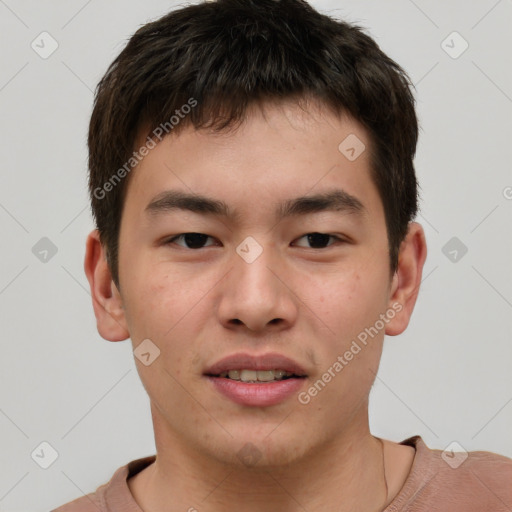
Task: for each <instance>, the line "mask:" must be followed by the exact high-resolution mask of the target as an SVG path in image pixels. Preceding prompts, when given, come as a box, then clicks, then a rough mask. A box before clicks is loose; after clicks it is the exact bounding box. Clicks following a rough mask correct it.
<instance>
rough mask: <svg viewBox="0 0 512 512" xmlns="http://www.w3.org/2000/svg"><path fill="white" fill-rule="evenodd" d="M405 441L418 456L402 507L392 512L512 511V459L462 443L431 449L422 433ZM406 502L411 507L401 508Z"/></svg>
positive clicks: (402, 493) (406, 483)
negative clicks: (446, 511) (466, 448)
mask: <svg viewBox="0 0 512 512" xmlns="http://www.w3.org/2000/svg"><path fill="white" fill-rule="evenodd" d="M402 444H407V445H409V446H413V447H414V448H415V449H416V456H415V458H414V461H413V465H412V468H411V472H410V474H409V477H408V478H407V480H406V482H405V484H404V487H403V488H402V492H401V493H400V494H399V496H401V500H399V501H401V503H397V505H401V506H400V507H392V508H390V509H389V510H390V511H395V510H396V511H398V510H411V511H413V510H414V511H416V510H417V511H420V510H450V511H452V512H455V511H458V510H461V511H462V510H464V511H465V512H472V511H482V510H485V511H489V512H498V511H499V512H501V511H510V510H512V459H510V458H508V457H505V456H503V455H498V454H496V453H492V452H486V451H473V452H466V451H463V448H462V447H461V446H460V445H457V447H454V449H452V447H451V446H450V447H449V449H447V450H444V451H443V450H439V449H431V448H429V447H428V446H427V445H426V444H425V442H424V441H423V440H422V439H421V437H420V436H414V437H412V438H409V439H407V440H405V441H403V442H402ZM397 498H398V497H397ZM406 504H407V505H410V508H407V507H404V508H402V506H404V505H406ZM386 511H387V509H386Z"/></svg>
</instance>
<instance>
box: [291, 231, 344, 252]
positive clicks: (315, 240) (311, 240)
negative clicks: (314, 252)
mask: <svg viewBox="0 0 512 512" xmlns="http://www.w3.org/2000/svg"><path fill="white" fill-rule="evenodd" d="M302 238H306V239H307V243H308V244H310V245H311V247H310V248H311V249H325V248H326V247H329V246H330V245H332V243H331V244H329V239H330V238H332V239H335V240H336V241H340V242H342V241H343V240H341V238H339V237H337V236H335V235H329V234H327V233H308V234H306V235H303V236H301V237H300V238H299V239H298V240H300V239H302ZM299 246H300V247H304V246H303V245H299ZM319 246H320V247H319Z"/></svg>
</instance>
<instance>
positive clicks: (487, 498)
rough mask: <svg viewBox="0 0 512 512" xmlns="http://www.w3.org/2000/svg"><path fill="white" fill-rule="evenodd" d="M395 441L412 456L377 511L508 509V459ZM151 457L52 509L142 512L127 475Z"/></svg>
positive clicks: (511, 488)
mask: <svg viewBox="0 0 512 512" xmlns="http://www.w3.org/2000/svg"><path fill="white" fill-rule="evenodd" d="M400 444H405V445H408V446H412V447H414V448H415V450H416V455H415V457H414V461H413V464H412V467H411V471H410V473H409V475H408V477H407V479H406V481H405V482H404V485H403V487H402V489H401V490H400V492H399V493H398V494H397V495H396V496H395V499H394V500H393V501H392V502H391V503H390V504H389V505H388V506H387V507H386V508H385V509H384V510H383V511H382V512H423V511H425V512H427V511H428V512H432V511H434V512H442V511H447V512H448V511H449V512H463V511H464V512H477V511H478V512H512V459H510V458H507V457H504V456H502V455H497V454H495V453H491V452H483V451H478V452H469V453H468V454H467V455H468V457H467V458H466V459H465V460H464V461H463V462H462V463H461V464H460V465H459V463H460V462H461V461H462V459H459V458H458V457H460V455H458V454H457V453H455V454H454V453H453V452H449V453H448V455H452V456H453V457H447V456H446V455H445V459H446V460H445V459H443V458H442V453H443V452H442V451H441V450H431V449H430V448H429V447H428V446H427V445H426V444H425V443H424V441H423V439H422V438H421V436H414V437H410V438H408V439H405V440H404V441H402V442H401V443H400ZM155 459H156V456H155V455H151V456H149V457H144V458H142V459H136V460H133V461H132V462H129V463H128V464H126V465H125V466H122V467H120V468H119V469H118V470H117V471H116V472H115V473H114V475H113V476H112V478H111V479H110V481H109V482H108V483H106V484H103V485H101V486H100V487H98V489H97V490H96V492H94V493H91V494H87V495H86V496H82V497H80V498H78V499H75V500H74V501H71V502H69V503H67V504H65V505H62V506H61V507H59V508H57V509H54V510H52V511H51V512H143V511H142V509H141V508H140V507H139V506H138V505H137V503H136V501H135V500H134V499H133V496H132V494H131V493H130V488H129V487H128V484H127V479H128V478H129V477H131V476H133V475H135V474H136V473H138V472H139V471H142V470H143V469H144V468H145V467H147V466H149V464H151V463H152V462H154V461H155ZM452 466H453V467H452ZM455 466H457V467H455Z"/></svg>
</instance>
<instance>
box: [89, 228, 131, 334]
mask: <svg viewBox="0 0 512 512" xmlns="http://www.w3.org/2000/svg"><path fill="white" fill-rule="evenodd" d="M84 270H85V274H86V275H87V279H88V281H89V286H90V287H91V296H92V305H93V308H94V314H95V315H96V326H97V329H98V332H99V334H100V336H101V337H102V338H104V339H106V340H108V341H123V340H125V339H127V338H128V337H129V336H130V333H129V332H128V329H127V327H126V319H125V315H124V310H123V303H122V299H121V295H120V293H119V291H118V289H117V287H116V285H115V284H114V281H113V280H112V274H111V273H110V269H109V267H108V264H107V258H106V255H105V251H104V248H103V246H102V244H101V242H100V237H99V232H98V230H97V229H95V230H94V231H91V233H89V236H88V237H87V242H86V251H85V260H84Z"/></svg>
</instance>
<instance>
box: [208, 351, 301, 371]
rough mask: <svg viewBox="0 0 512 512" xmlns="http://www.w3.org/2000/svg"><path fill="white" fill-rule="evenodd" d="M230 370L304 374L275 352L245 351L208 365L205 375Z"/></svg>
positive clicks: (298, 366)
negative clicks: (257, 353) (278, 371)
mask: <svg viewBox="0 0 512 512" xmlns="http://www.w3.org/2000/svg"><path fill="white" fill-rule="evenodd" d="M230 370H262V371H264V370H284V371H287V372H290V373H293V374H295V375H298V376H306V372H305V370H304V369H303V368H302V367H301V366H300V365H299V364H298V363H297V362H295V361H293V360H292V359H290V358H289V357H286V356H283V355H282V354H277V353H268V354H263V355H259V356H256V355H251V354H247V353H238V354H232V355H230V356H227V357H224V358H222V359H220V360H219V361H217V362H216V363H215V364H213V365H212V366H210V367H208V368H207V369H206V370H205V372H204V374H205V375H220V374H221V373H223V372H229V371H230Z"/></svg>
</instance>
